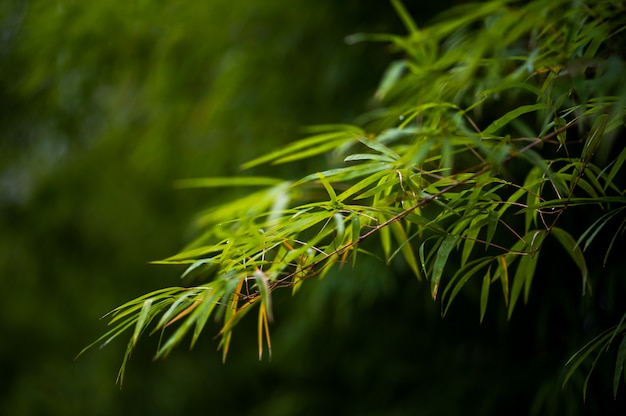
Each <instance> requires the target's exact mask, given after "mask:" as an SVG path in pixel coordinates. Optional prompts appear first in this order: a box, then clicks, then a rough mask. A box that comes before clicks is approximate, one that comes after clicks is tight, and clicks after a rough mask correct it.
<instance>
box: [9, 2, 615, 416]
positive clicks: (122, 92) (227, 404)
mask: <svg viewBox="0 0 626 416" xmlns="http://www.w3.org/2000/svg"><path fill="white" fill-rule="evenodd" d="M406 3H407V6H409V9H410V10H411V11H412V13H413V15H414V16H415V17H416V19H417V21H418V22H420V23H422V22H424V21H426V20H428V19H429V18H430V17H432V16H433V15H434V14H435V13H436V12H437V11H440V10H444V9H446V8H447V7H449V6H450V5H451V4H454V3H459V1H457V2H454V1H447V2H440V3H437V4H436V5H434V3H432V2H409V1H407V2H406ZM421 3H424V4H421ZM0 21H1V27H0V29H1V33H0V94H1V99H0V106H1V107H0V128H1V131H2V137H1V138H0V213H1V216H0V279H1V282H2V286H1V287H2V302H1V306H0V323H1V327H0V329H1V331H2V342H1V343H0V366H1V367H0V370H1V374H2V376H3V377H2V382H1V383H2V388H1V389H0V413H1V414H6V415H78V414H81V415H111V414H153V415H161V414H163V415H166V414H167V415H171V414H183V413H188V412H194V413H197V412H199V413H200V414H209V413H214V414H256V415H263V414H268V415H294V414H305V415H306V414H311V415H317V414H320V413H321V412H325V413H328V414H362V415H366V414H372V415H374V414H384V415H403V414H461V413H468V412H469V413H471V414H502V411H503V409H510V408H521V409H526V410H527V411H530V410H533V409H534V410H536V411H537V412H538V413H539V414H545V413H549V412H550V411H554V412H555V414H567V413H569V414H583V413H589V414H594V413H596V411H599V410H602V411H603V412H604V413H605V414H610V413H611V412H615V411H616V409H617V407H616V406H617V404H616V403H617V402H613V401H612V397H611V394H610V384H609V379H608V378H607V377H604V378H603V376H602V372H599V374H600V375H598V376H593V377H592V381H593V382H594V383H595V384H594V387H593V388H592V389H591V391H590V394H589V397H588V400H587V404H586V405H583V404H582V399H581V397H580V391H579V390H578V389H577V388H566V389H565V390H564V391H561V390H560V379H559V377H560V376H561V372H562V367H563V362H564V359H565V358H566V357H567V355H568V354H569V353H571V352H573V351H574V349H575V348H576V347H579V346H581V345H582V343H584V341H586V340H587V339H588V336H589V334H592V333H593V331H592V330H591V329H589V328H582V327H581V328H578V327H576V328H572V327H568V325H570V326H575V325H576V323H577V322H578V321H577V320H576V318H578V317H579V315H580V314H581V313H582V312H580V305H578V303H580V299H579V295H578V292H577V291H578V285H574V287H572V288H571V290H570V289H567V288H566V289H564V288H563V287H562V286H563V285H562V283H563V282H562V281H561V282H560V283H559V282H556V283H546V287H545V288H542V289H541V290H539V294H538V296H536V297H535V298H534V302H535V303H536V306H537V307H535V308H533V307H532V306H533V305H530V306H531V307H529V308H528V310H529V312H528V313H527V314H525V315H524V314H522V315H523V316H522V317H520V318H519V319H517V320H515V319H514V320H513V322H511V323H510V324H506V322H505V321H504V320H503V318H502V317H501V316H502V315H503V314H500V315H498V314H497V312H494V313H492V315H491V316H489V317H488V318H487V319H486V322H485V323H483V325H482V326H481V325H479V324H478V308H477V305H476V302H475V298H472V297H471V296H468V297H467V298H465V299H461V300H459V302H458V303H457V305H456V308H454V309H455V311H456V312H455V311H453V313H451V315H450V316H449V317H447V318H446V319H445V320H441V318H440V309H439V308H440V306H439V305H438V304H435V303H434V302H432V301H431V300H430V298H429V295H428V293H427V290H425V289H426V287H425V285H419V284H418V283H417V282H416V281H415V279H414V278H412V277H411V276H410V274H409V273H406V268H405V266H403V265H402V264H394V265H392V267H391V268H385V267H384V265H383V264H380V263H378V262H376V261H374V260H367V263H366V264H362V265H361V266H360V268H359V269H357V270H356V271H351V270H337V271H336V272H334V273H333V274H331V275H330V276H329V277H327V278H326V279H325V280H324V281H322V282H315V283H311V284H308V285H305V286H304V287H303V289H302V291H301V292H300V293H299V294H298V295H297V296H296V297H293V298H292V297H291V295H290V293H289V292H288V291H285V293H278V294H277V299H276V310H275V315H276V317H277V319H276V322H275V324H274V325H273V329H274V333H273V339H272V344H273V349H274V356H273V358H272V361H271V362H267V361H263V362H259V361H258V359H257V350H256V333H255V328H254V322H244V323H243V324H242V325H241V327H240V328H239V330H238V331H237V332H236V333H235V338H234V340H233V345H232V347H231V353H230V355H229V359H228V362H227V363H226V364H222V363H221V354H219V353H217V352H216V351H215V349H216V347H217V342H216V341H215V340H214V339H212V335H214V334H215V333H216V332H217V329H218V328H217V326H215V327H213V328H208V329H207V332H206V334H205V337H204V340H203V341H202V342H201V343H200V344H199V345H198V346H197V347H196V348H195V349H194V350H193V351H191V352H189V351H186V350H185V348H180V349H179V350H178V351H177V353H176V354H174V355H172V356H171V357H170V358H169V359H168V360H166V361H159V362H152V361H151V357H152V355H153V353H154V351H155V345H156V342H157V340H156V339H152V338H156V337H152V338H146V339H145V340H144V341H143V342H142V343H140V347H139V348H138V350H137V351H136V352H135V354H134V355H133V358H132V360H131V363H130V366H129V368H128V373H127V378H126V381H125V385H124V388H123V389H122V390H120V389H119V387H118V386H116V385H115V378H116V374H117V370H118V368H119V365H120V361H121V358H122V353H123V349H124V348H125V342H124V340H120V341H119V342H117V343H113V344H112V345H109V346H107V347H106V348H104V349H102V350H98V349H94V350H91V351H89V352H88V353H87V354H86V355H84V356H82V357H80V358H79V359H78V360H74V357H75V356H76V354H77V353H78V352H79V351H80V350H81V349H82V348H83V347H84V346H86V345H87V344H89V343H90V342H92V341H93V340H94V339H96V338H97V337H98V336H99V335H101V334H102V333H103V331H104V330H105V329H106V326H105V323H104V321H100V320H99V318H100V317H101V316H102V315H103V314H104V313H106V312H107V311H109V310H110V309H112V308H114V307H115V306H118V305H119V304H121V303H123V302H124V301H126V300H129V299H131V298H132V297H136V296H139V295H141V294H143V293H145V292H148V291H151V290H154V289H157V288H159V287H165V286H171V285H176V284H178V283H179V282H178V276H179V274H180V270H179V269H175V268H169V267H164V266H154V265H150V264H148V262H149V261H151V260H158V259H162V258H164V257H167V256H169V255H172V254H174V253H176V252H177V251H178V250H180V249H181V248H182V247H183V246H184V245H185V244H186V243H187V242H189V241H190V240H191V239H192V237H193V236H194V235H195V232H196V231H195V229H194V226H193V217H194V215H195V214H196V213H197V212H199V211H200V210H201V209H202V208H204V207H206V206H207V205H209V204H213V203H217V202H219V201H222V200H223V199H225V198H228V197H229V196H232V195H234V194H233V191H226V190H219V191H215V190H209V191H207V190H177V189H175V187H174V186H173V184H174V182H175V181H176V180H177V179H182V178H189V177H201V176H227V175H235V174H237V173H239V172H240V171H239V165H240V164H241V163H243V162H245V161H247V160H250V159H252V158H253V157H255V156H258V155H260V154H262V153H264V152H267V151H268V150H270V149H272V148H274V147H275V146H279V145H281V144H284V143H287V142H289V141H291V140H293V139H296V138H298V137H300V133H299V128H300V127H301V126H303V125H309V124H323V123H341V122H347V123H349V122H352V121H353V120H354V118H355V117H356V116H358V115H359V114H360V113H362V112H363V111H365V110H366V109H367V108H368V107H369V106H370V105H371V101H370V97H371V96H372V94H373V91H374V90H375V88H376V85H377V82H378V80H379V78H380V76H381V74H382V72H383V70H384V68H385V67H386V65H387V64H388V63H389V62H390V61H391V60H392V59H393V57H394V56H393V53H391V52H390V50H389V49H388V48H387V47H385V46H384V45H380V44H357V45H352V46H348V45H346V43H345V42H344V37H345V36H347V35H350V34H353V33H355V32H361V31H365V32H383V31H391V32H395V33H403V29H402V25H401V22H400V21H399V19H398V18H397V16H396V15H395V13H394V11H393V8H392V7H391V5H390V4H389V2H388V1H383V0H380V1H368V0H360V1H359V0H345V1H333V0H317V1H311V0H309V1H307V0H245V1H238V2H233V1H225V0H211V1H145V0H125V1H117V0H105V1H98V2H96V1H85V2H82V1H69V0H67V1H44V0H31V1H17V0H15V1H11V0H4V1H2V2H0ZM306 169H307V166H306V165H305V164H298V165H297V166H293V165H287V166H284V167H271V168H268V167H261V168H258V169H256V170H254V171H253V172H252V173H263V174H268V175H277V176H291V177H295V176H300V175H302V174H304V173H306V172H307V170H306ZM546 267H547V272H546V273H548V272H549V271H550V268H552V271H555V270H558V267H559V265H552V266H550V265H549V264H546ZM551 284H552V286H550V285H551ZM544 289H545V291H544ZM550 290H553V291H554V290H556V291H561V292H563V295H562V297H559V299H558V303H559V305H560V306H558V307H555V306H554V303H553V302H551V301H550V300H549V299H548V298H549V296H550V293H552V292H550ZM568 292H571V293H568ZM544 293H545V294H544ZM470 295H471V294H470ZM473 299H474V300H473ZM501 306H502V305H501ZM494 308H497V307H494ZM468 311H469V312H468ZM470 316H471V318H470ZM597 321H598V322H597V323H596V322H595V321H594V324H593V325H600V324H601V323H602V319H597ZM593 325H592V326H593ZM593 328H595V326H593ZM593 328H592V329H593ZM211 330H213V331H214V332H211ZM571 331H573V332H574V333H576V334H578V335H576V336H574V337H570V335H569V334H570V333H571ZM564 334H568V335H564ZM607 368H608V370H611V368H610V366H607ZM596 390H597V391H596ZM622 399H623V392H622V393H621V395H620V400H622ZM523 413H527V412H523ZM596 414H598V413H596Z"/></svg>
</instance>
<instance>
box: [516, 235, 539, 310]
mask: <svg viewBox="0 0 626 416" xmlns="http://www.w3.org/2000/svg"><path fill="white" fill-rule="evenodd" d="M544 235H545V231H543V230H541V231H536V232H535V234H534V235H533V238H532V241H531V246H530V248H529V250H528V253H527V254H526V255H523V256H521V259H520V261H519V264H518V265H517V270H516V271H515V276H514V277H513V286H512V287H511V293H510V299H509V305H508V314H507V318H508V319H511V316H512V315H513V309H514V308H515V304H516V303H517V299H518V298H519V295H520V294H521V292H522V288H524V303H526V302H527V301H528V295H529V293H530V286H531V284H532V280H533V277H534V275H535V268H536V267H537V262H538V261H539V250H538V248H539V245H540V244H541V242H542V240H543V236H544Z"/></svg>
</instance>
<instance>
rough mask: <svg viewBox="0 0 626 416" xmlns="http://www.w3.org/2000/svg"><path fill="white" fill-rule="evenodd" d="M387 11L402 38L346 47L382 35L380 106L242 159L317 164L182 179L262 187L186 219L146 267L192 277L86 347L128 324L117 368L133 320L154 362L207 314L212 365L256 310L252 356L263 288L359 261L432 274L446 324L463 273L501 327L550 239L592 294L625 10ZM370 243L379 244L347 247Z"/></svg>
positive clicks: (615, 160) (608, 187)
mask: <svg viewBox="0 0 626 416" xmlns="http://www.w3.org/2000/svg"><path fill="white" fill-rule="evenodd" d="M392 3H393V5H394V6H395V8H396V10H397V11H398V13H399V15H400V17H401V19H402V21H403V22H404V24H405V26H406V27H407V29H408V34H407V35H404V36H400V35H392V34H375V35H358V36H353V37H351V38H350V40H351V41H358V40H364V39H365V40H372V41H383V42H387V43H390V44H391V45H392V47H393V50H394V51H396V52H397V53H399V54H401V55H402V56H401V58H400V59H397V60H396V61H394V62H393V63H392V64H391V66H390V67H389V70H388V71H387V72H385V74H384V76H383V79H382V80H381V82H380V86H379V88H378V91H377V93H376V98H377V99H378V100H379V105H378V107H377V108H376V109H375V110H373V111H372V112H370V113H367V114H365V115H363V116H362V117H361V119H360V123H359V125H356V126H349V125H328V126H321V127H316V128H314V129H312V130H310V133H311V134H312V135H311V136H308V137H306V138H304V139H302V140H299V141H296V142H294V143H291V144H289V145H287V146H286V147H284V148H282V149H278V150H274V151H272V152H270V153H268V154H267V155H265V156H261V157H259V158H257V159H254V160H252V161H251V162H248V163H247V164H245V165H244V167H245V168H250V167H253V166H257V165H259V164H273V165H279V164H286V163H291V162H296V161H301V160H305V159H308V158H311V157H313V156H317V155H320V154H327V155H328V166H326V167H325V168H323V169H320V171H319V172H314V173H311V174H309V175H305V176H303V177H302V178H301V179H299V180H296V181H287V180H285V181H281V180H279V179H274V178H265V177H258V178H252V179H250V178H242V179H228V178H226V179H216V178H211V179H194V180H189V181H186V182H185V186H198V187H214V186H232V185H246V184H248V185H261V186H263V185H267V186H266V187H265V188H263V189H261V190H256V191H254V192H252V193H250V194H248V195H246V196H243V197H241V198H239V199H234V200H230V201H228V202H226V203H225V204H223V205H221V206H215V207H212V208H209V209H208V210H207V211H205V212H204V213H202V214H201V215H200V217H199V219H198V224H199V226H200V227H201V228H202V230H203V233H202V235H201V236H200V237H199V238H197V239H196V240H195V241H193V242H192V243H190V244H189V246H188V247H187V248H186V249H185V250H183V251H182V252H180V253H178V254H176V255H175V256H172V257H170V258H168V259H165V260H163V261H161V262H160V263H166V264H185V265H188V269H187V271H186V272H185V273H184V274H183V276H187V275H189V274H191V273H192V272H195V271H197V270H199V269H200V268H201V266H206V265H211V266H212V267H211V268H210V273H207V274H206V275H205V276H201V279H203V280H202V281H201V282H200V283H199V284H194V285H190V286H189V287H173V288H168V289H162V290H159V291H156V292H151V293H148V294H147V295H144V296H142V297H139V298H137V299H135V300H132V301H130V302H128V303H126V304H125V305H123V306H121V307H119V308H117V309H115V310H114V311H113V312H112V315H111V316H112V319H111V324H112V325H113V329H112V330H111V331H110V332H109V333H107V334H105V335H103V336H102V337H101V338H100V339H99V340H98V341H97V342H96V343H100V342H105V343H108V342H109V341H111V340H112V339H114V338H115V337H117V336H119V335H120V334H122V333H123V332H125V331H126V330H130V329H132V328H134V332H133V334H132V335H131V338H130V341H129V344H128V345H129V346H128V349H127V353H126V355H125V358H124V364H123V365H122V370H121V373H120V374H122V375H123V371H124V366H125V363H126V360H127V358H128V357H129V355H130V352H131V351H132V349H133V348H134V346H135V344H136V342H137V339H138V338H139V336H140V335H141V334H142V333H144V332H145V331H146V330H148V329H149V328H152V332H155V331H158V332H160V333H161V339H162V342H161V343H160V345H159V348H158V350H157V357H164V356H167V354H168V353H169V352H170V351H171V350H172V349H173V348H174V347H175V346H176V345H178V344H179V343H181V342H182V341H183V340H184V338H185V337H186V336H189V335H191V336H192V339H191V345H192V346H193V345H194V343H195V342H196V340H197V338H198V335H199V334H200V333H201V332H202V330H203V328H204V326H205V324H206V322H207V321H208V319H209V318H210V317H214V318H215V319H217V320H218V321H219V322H221V330H220V331H219V333H218V336H219V337H220V339H221V342H220V348H221V349H222V351H223V354H224V357H225V356H226V354H227V352H228V350H229V346H230V343H231V339H232V334H233V330H234V328H235V327H236V326H237V324H238V323H239V322H240V320H241V319H242V317H243V316H244V315H246V314H248V313H249V312H250V311H251V310H253V309H254V308H256V311H257V314H258V326H257V330H258V348H259V356H261V355H262V354H263V351H264V345H267V348H268V349H269V350H270V353H271V343H270V334H269V324H270V323H271V321H272V293H273V292H274V291H275V290H276V289H279V288H283V287H289V288H292V290H293V291H294V292H295V291H296V290H297V289H298V288H299V287H300V286H301V285H302V284H303V282H306V281H307V280H309V279H311V278H313V277H318V278H322V277H324V276H325V275H326V274H327V273H328V271H329V270H330V268H331V267H332V266H335V265H337V266H345V265H347V264H350V263H352V264H354V263H355V262H356V263H358V262H359V261H361V260H360V258H361V257H362V256H380V257H382V260H383V261H384V262H386V263H387V264H390V263H391V262H394V261H395V260H396V259H397V258H402V259H404V261H405V262H406V264H407V265H408V267H409V268H410V269H411V271H412V272H413V274H415V276H416V278H417V279H418V280H423V279H427V280H429V281H430V294H431V296H432V298H433V299H440V300H441V303H442V312H443V314H444V315H445V314H446V313H447V312H448V311H449V310H450V308H452V307H453V305H454V301H455V299H456V298H457V296H458V295H459V294H460V293H461V292H462V291H463V290H464V289H465V288H466V287H467V286H468V284H469V282H471V281H473V280H477V281H478V284H479V286H480V291H479V295H478V296H479V298H480V311H479V317H480V320H481V321H482V320H483V318H484V316H485V314H486V312H487V310H488V309H489V308H488V305H489V304H491V302H490V300H491V299H490V298H491V297H493V296H494V290H496V291H499V290H500V289H494V287H495V286H499V287H500V288H501V293H502V295H501V296H502V300H503V302H504V304H505V305H506V314H507V317H508V318H509V319H510V318H511V316H512V314H513V311H514V310H515V309H516V307H517V306H518V305H519V304H520V303H521V302H523V303H527V302H528V301H529V298H530V297H531V296H532V288H533V278H534V277H535V276H536V275H537V268H538V267H540V263H539V259H540V257H541V256H540V255H541V253H542V251H543V250H544V247H545V246H546V245H548V244H553V243H557V244H558V245H560V247H562V249H563V250H564V252H565V253H567V255H568V257H569V258H570V260H571V261H572V263H573V264H574V265H575V267H576V268H577V269H578V270H579V271H580V287H581V291H580V293H581V294H586V293H589V292H592V290H593V285H592V281H591V279H590V276H589V275H590V272H589V265H588V260H589V259H587V258H586V257H585V250H587V249H588V248H589V247H590V246H591V245H592V243H597V242H596V240H595V239H596V236H597V235H598V233H599V232H600V231H601V230H602V228H604V227H606V226H607V225H608V224H610V223H611V222H617V223H618V224H619V225H618V227H617V231H616V232H615V233H614V236H613V238H612V240H611V241H610V243H609V245H608V246H607V247H606V256H605V259H604V262H605V263H606V261H607V258H608V256H609V254H610V252H611V249H612V248H613V247H614V245H615V244H616V243H615V242H616V241H617V240H618V239H619V238H620V236H621V234H622V232H623V230H624V227H625V226H626V221H625V220H624V215H623V214H624V209H625V207H626V188H625V184H624V182H623V180H622V177H623V175H624V168H623V165H624V161H625V160H626V149H624V145H623V142H619V139H620V135H621V136H623V132H624V116H625V115H626V85H625V84H624V83H623V78H622V75H621V74H622V73H623V71H624V69H625V68H624V64H625V63H624V56H623V55H622V54H623V51H624V46H625V45H626V43H625V42H624V37H623V36H624V35H623V28H624V27H626V26H625V23H626V13H625V12H626V10H625V9H624V6H623V5H622V4H621V3H619V2H612V3H611V2H602V1H593V0H590V1H575V2H573V3H574V4H573V5H572V2H571V1H565V0H558V1H553V0H535V1H531V2H529V3H527V4H522V3H521V2H514V1H508V2H507V1H490V2H485V3H481V4H474V5H471V6H469V5H468V6H462V7H458V8H454V9H452V10H450V11H448V12H446V13H444V14H443V15H441V16H440V17H439V18H437V19H435V20H434V21H433V22H432V23H431V24H430V25H428V26H425V27H423V28H419V27H418V25H417V24H416V23H415V22H414V21H413V20H412V19H411V17H410V15H409V14H408V12H407V11H406V9H405V8H404V6H403V5H402V4H401V3H400V2H398V1H393V2H392ZM622 138H623V137H622ZM616 154H617V157H614V156H612V155H616ZM582 210H589V212H591V213H592V218H591V224H590V225H589V228H588V229H587V231H586V232H584V233H583V234H582V235H580V236H579V237H577V236H576V235H574V234H573V233H574V232H575V229H572V228H570V227H569V226H568V224H569V222H568V221H569V218H571V216H576V215H579V213H580V212H583V211H582ZM577 238H578V240H577ZM372 239H378V243H377V245H378V247H380V250H378V251H377V252H371V251H367V250H365V249H363V245H364V243H365V242H366V240H367V241H369V240H372ZM357 257H358V258H357ZM153 322H156V324H155V325H151V323H153ZM623 331H624V325H623V322H622V323H620V324H619V325H618V326H617V327H615V328H613V329H611V330H608V331H607V332H606V333H604V334H602V335H601V336H599V337H598V338H596V339H595V340H594V341H592V342H591V343H590V344H588V345H587V346H586V347H585V348H583V350H581V352H579V353H578V354H577V355H575V356H574V357H573V358H572V360H570V364H571V366H570V368H569V370H568V373H567V376H566V381H567V379H569V378H570V377H571V375H572V374H573V372H574V371H575V370H576V368H577V367H578V366H579V365H580V364H581V363H582V362H583V361H584V360H585V358H587V357H588V356H589V355H590V354H591V353H592V352H594V351H600V350H601V349H602V348H604V347H605V346H606V347H608V345H610V344H611V342H612V341H613V340H614V338H615V337H616V336H618V335H620V334H621V333H622V332H623ZM625 345H626V344H625V342H624V341H622V343H621V344H620V347H619V350H618V354H617V357H618V359H617V364H616V371H615V374H616V376H615V381H614V391H615V392H616V391H617V388H618V384H619V377H620V374H621V369H622V366H623V362H624V356H625V353H624V351H625V350H626V347H625ZM596 360H597V359H596ZM594 366H595V361H594V363H593V365H592V368H593V367H594ZM586 385H587V382H586V381H585V384H584V388H583V391H584V390H585V388H586Z"/></svg>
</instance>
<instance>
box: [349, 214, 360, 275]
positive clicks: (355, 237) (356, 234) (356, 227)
mask: <svg viewBox="0 0 626 416" xmlns="http://www.w3.org/2000/svg"><path fill="white" fill-rule="evenodd" d="M351 223H352V265H353V266H354V265H356V255H357V253H358V252H359V244H358V243H359V238H360V237H361V220H360V219H359V216H358V215H357V214H352V219H351Z"/></svg>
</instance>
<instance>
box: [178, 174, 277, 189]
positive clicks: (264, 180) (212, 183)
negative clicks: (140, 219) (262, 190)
mask: <svg viewBox="0 0 626 416" xmlns="http://www.w3.org/2000/svg"><path fill="white" fill-rule="evenodd" d="M283 182H284V181H283V180H282V179H277V178H268V177H263V176H237V177H214V178H195V179H181V180H179V181H176V182H175V185H176V187H177V188H216V187H231V186H273V185H279V184H281V183H283Z"/></svg>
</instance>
